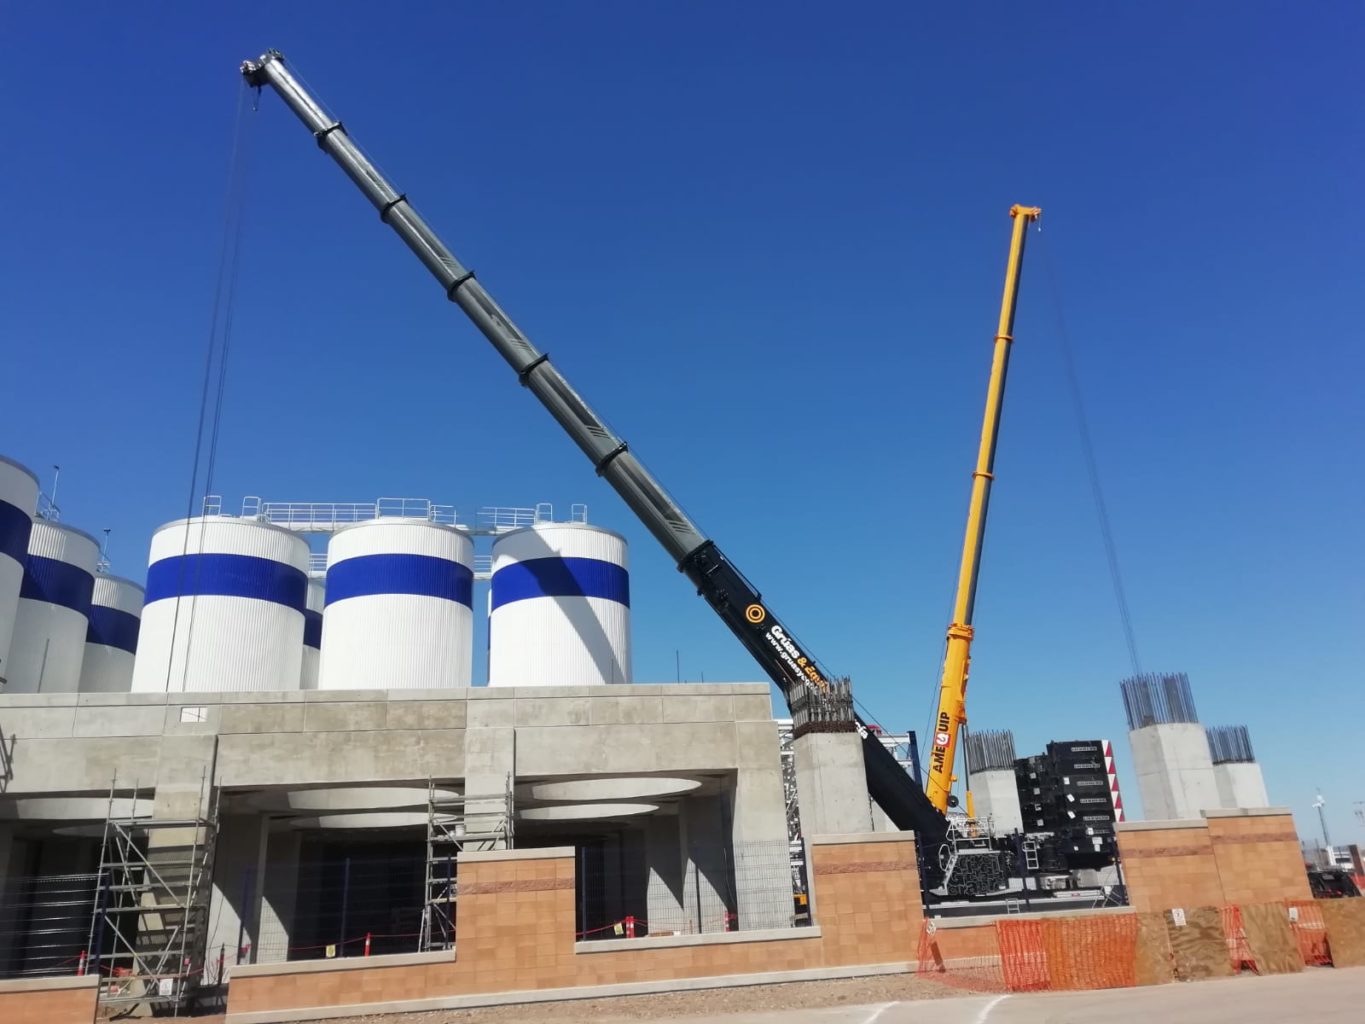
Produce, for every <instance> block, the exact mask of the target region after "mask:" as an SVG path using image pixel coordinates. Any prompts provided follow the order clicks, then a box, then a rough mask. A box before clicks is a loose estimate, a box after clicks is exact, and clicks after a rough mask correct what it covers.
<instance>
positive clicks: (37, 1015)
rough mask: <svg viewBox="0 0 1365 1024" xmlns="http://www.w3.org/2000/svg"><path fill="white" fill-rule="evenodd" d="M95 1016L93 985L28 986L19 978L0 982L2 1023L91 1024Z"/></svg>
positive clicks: (0, 1018) (0, 1014) (0, 1015)
mask: <svg viewBox="0 0 1365 1024" xmlns="http://www.w3.org/2000/svg"><path fill="white" fill-rule="evenodd" d="M72 980H73V981H74V980H75V979H72ZM94 1018H95V987H94V986H93V985H85V986H82V987H80V988H29V987H28V986H26V985H25V984H24V983H23V982H21V981H15V982H0V1022H3V1024H90V1022H91V1021H92V1020H94Z"/></svg>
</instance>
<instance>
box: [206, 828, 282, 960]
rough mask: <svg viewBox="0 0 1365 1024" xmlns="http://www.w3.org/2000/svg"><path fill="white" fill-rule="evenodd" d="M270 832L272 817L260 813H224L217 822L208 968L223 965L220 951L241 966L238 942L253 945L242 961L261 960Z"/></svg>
mask: <svg viewBox="0 0 1365 1024" xmlns="http://www.w3.org/2000/svg"><path fill="white" fill-rule="evenodd" d="M267 828H268V819H267V818H266V817H265V816H264V815H261V814H234V815H224V816H223V817H222V818H221V819H220V820H219V822H218V849H217V852H216V853H215V856H214V860H213V890H212V895H211V897H210V902H209V930H208V935H207V940H206V941H207V946H206V949H205V953H206V957H205V960H206V962H207V963H209V964H216V963H217V962H218V954H219V952H220V951H222V952H223V953H224V959H225V962H226V963H227V964H228V966H229V967H230V966H231V965H233V964H235V963H237V959H238V949H239V946H238V942H239V941H240V942H241V943H242V944H247V943H249V944H250V946H251V948H250V950H249V951H247V952H246V953H245V954H244V955H243V956H242V963H255V962H256V957H257V954H258V952H259V950H258V948H257V945H258V944H257V941H256V940H257V937H258V933H259V923H260V917H261V887H262V882H263V879H262V871H261V865H262V861H263V858H262V853H263V852H264V850H265V848H266V847H265V844H266V841H267V838H268V835H269V833H268V831H267ZM210 976H212V972H211V974H210Z"/></svg>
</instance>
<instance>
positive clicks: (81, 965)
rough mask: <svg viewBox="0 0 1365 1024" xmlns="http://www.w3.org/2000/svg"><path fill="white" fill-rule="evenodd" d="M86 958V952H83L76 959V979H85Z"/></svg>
mask: <svg viewBox="0 0 1365 1024" xmlns="http://www.w3.org/2000/svg"><path fill="white" fill-rule="evenodd" d="M85 957H86V951H85V950H81V955H80V956H79V957H77V959H76V977H78V978H84V977H85Z"/></svg>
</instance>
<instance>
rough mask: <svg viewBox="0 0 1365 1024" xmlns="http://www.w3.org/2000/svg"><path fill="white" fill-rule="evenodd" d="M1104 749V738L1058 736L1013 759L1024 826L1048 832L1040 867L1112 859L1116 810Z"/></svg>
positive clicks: (1065, 866)
mask: <svg viewBox="0 0 1365 1024" xmlns="http://www.w3.org/2000/svg"><path fill="white" fill-rule="evenodd" d="M1106 748H1107V744H1106V743H1105V741H1104V740H1059V741H1054V742H1052V743H1049V744H1048V745H1047V752H1046V753H1044V754H1039V755H1035V756H1033V757H1025V758H1020V759H1019V760H1017V761H1016V762H1015V780H1016V783H1017V785H1018V792H1019V802H1020V807H1021V809H1022V812H1023V819H1024V830H1025V831H1026V832H1030V833H1050V834H1051V836H1052V839H1051V840H1050V841H1049V842H1047V843H1045V844H1043V845H1042V846H1041V847H1040V855H1041V860H1042V861H1044V862H1045V863H1042V864H1041V865H1040V866H1041V867H1042V868H1043V869H1044V870H1052V871H1060V870H1067V869H1076V868H1099V867H1106V866H1108V865H1109V864H1111V863H1113V860H1114V850H1115V844H1114V818H1115V814H1116V810H1115V804H1114V799H1113V795H1112V787H1113V781H1112V778H1113V777H1112V774H1111V769H1110V766H1111V764H1112V759H1109V758H1106V756H1105V750H1106Z"/></svg>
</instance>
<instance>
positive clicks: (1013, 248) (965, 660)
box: [924, 205, 1043, 816]
mask: <svg viewBox="0 0 1365 1024" xmlns="http://www.w3.org/2000/svg"><path fill="white" fill-rule="evenodd" d="M1042 212H1043V211H1042V210H1040V209H1039V208H1038V207H1036V206H1017V205H1016V206H1012V207H1010V217H1012V218H1013V219H1014V230H1013V232H1012V235H1011V237H1010V257H1009V263H1008V265H1007V266H1006V268H1005V296H1004V298H1003V299H1002V300H1001V302H1000V326H999V329H998V330H997V331H996V332H995V354H994V357H993V358H992V361H991V379H990V384H989V385H988V386H987V388H986V416H985V420H984V421H983V422H982V424H981V447H980V449H979V450H978V452H977V456H976V469H975V471H974V472H973V473H972V499H971V504H970V505H969V506H968V509H967V536H966V539H965V540H964V541H963V544H962V565H961V568H960V569H959V570H958V575H957V597H956V599H955V600H954V603H953V621H952V624H951V625H950V626H949V627H948V647H947V652H946V653H945V655H944V658H943V678H942V681H941V683H940V684H939V696H938V714H937V715H936V716H935V718H934V742H933V746H932V747H931V748H930V752H929V770H928V773H927V777H926V784H925V787H924V790H925V793H926V794H927V795H928V797H929V802H930V803H932V804H933V805H934V806H935V807H937V808H938V810H939V811H940V812H943V813H945V814H946V813H947V811H948V808H949V807H950V806H954V805H955V804H956V801H955V800H954V798H953V795H952V790H953V783H954V782H956V781H957V776H956V775H954V774H953V764H954V761H955V760H956V757H957V740H958V736H959V734H960V733H961V732H962V727H963V726H965V725H966V724H967V675H968V673H969V671H970V669H971V662H972V612H973V609H974V608H975V606H976V583H977V577H978V575H979V574H980V572H981V545H982V542H983V541H984V540H985V537H986V510H987V508H988V507H989V505H990V497H991V482H992V481H993V480H994V479H995V477H994V469H995V443H996V439H997V437H998V436H999V433H1000V408H1001V405H1002V404H1003V402H1004V399H1005V371H1006V370H1007V369H1008V367H1009V360H1010V345H1011V344H1012V343H1013V341H1014V308H1015V305H1016V302H1017V300H1018V297H1019V275H1020V271H1021V269H1022V267H1023V263H1024V240H1025V238H1026V237H1027V234H1028V226H1029V225H1030V224H1032V223H1033V222H1034V221H1036V220H1037V219H1038V218H1039V216H1041V215H1042ZM973 810H974V808H973V807H972V799H971V793H970V792H968V794H967V814H968V815H969V816H971V815H972V814H973Z"/></svg>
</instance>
